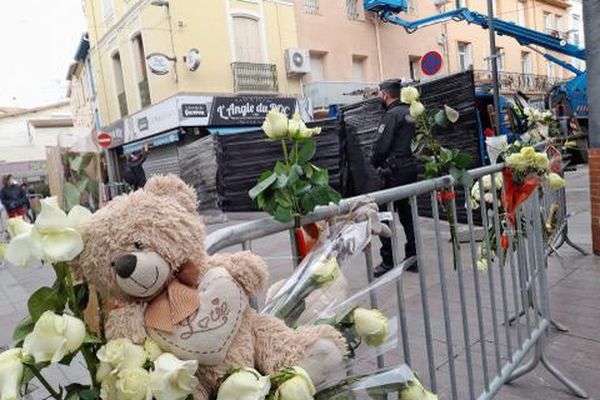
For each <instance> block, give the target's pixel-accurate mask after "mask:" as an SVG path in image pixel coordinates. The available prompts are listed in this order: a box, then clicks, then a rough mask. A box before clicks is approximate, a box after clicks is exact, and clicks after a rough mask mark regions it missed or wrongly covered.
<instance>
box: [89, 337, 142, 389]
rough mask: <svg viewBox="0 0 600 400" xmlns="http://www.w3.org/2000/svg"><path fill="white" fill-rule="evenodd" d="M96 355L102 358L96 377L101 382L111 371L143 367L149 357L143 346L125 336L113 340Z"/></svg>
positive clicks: (116, 371)
mask: <svg viewBox="0 0 600 400" xmlns="http://www.w3.org/2000/svg"><path fill="white" fill-rule="evenodd" d="M96 357H98V360H100V366H99V367H98V372H97V374H96V379H98V381H100V382H102V381H103V380H104V379H105V378H106V376H108V375H109V374H111V373H118V372H120V371H123V370H126V369H131V368H141V367H142V366H143V365H144V363H145V362H146V360H147V358H148V356H147V355H146V352H145V351H144V348H143V347H142V346H138V345H136V344H133V342H132V341H131V340H129V339H125V338H121V339H115V340H111V341H110V342H108V343H107V344H105V345H104V346H102V347H101V348H100V350H98V353H97V354H96Z"/></svg>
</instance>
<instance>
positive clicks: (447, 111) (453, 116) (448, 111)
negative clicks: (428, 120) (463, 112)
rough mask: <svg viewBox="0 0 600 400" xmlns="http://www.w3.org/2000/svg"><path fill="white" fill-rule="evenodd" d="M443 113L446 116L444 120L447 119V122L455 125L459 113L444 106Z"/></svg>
mask: <svg viewBox="0 0 600 400" xmlns="http://www.w3.org/2000/svg"><path fill="white" fill-rule="evenodd" d="M444 113H445V114H446V118H448V121H450V122H451V123H453V124H455V123H456V121H458V118H459V117H460V113H459V112H458V111H456V110H455V109H454V108H452V107H450V106H446V105H444Z"/></svg>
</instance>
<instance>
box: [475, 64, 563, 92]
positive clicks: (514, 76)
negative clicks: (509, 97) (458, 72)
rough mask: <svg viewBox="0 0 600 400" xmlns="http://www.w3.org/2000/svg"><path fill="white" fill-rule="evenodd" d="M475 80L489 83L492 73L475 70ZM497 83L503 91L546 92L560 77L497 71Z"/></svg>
mask: <svg viewBox="0 0 600 400" xmlns="http://www.w3.org/2000/svg"><path fill="white" fill-rule="evenodd" d="M474 72H475V82H477V83H482V82H486V83H491V82H492V73H491V72H490V71H487V70H475V71H474ZM498 75H499V76H498V83H499V84H500V90H501V91H504V92H516V91H517V90H520V91H522V92H524V93H540V94H541V93H546V92H547V91H548V90H550V88H552V86H554V85H555V84H557V83H559V82H560V81H561V80H562V79H559V78H550V77H548V76H546V75H534V74H521V73H517V72H503V71H502V72H499V74H498Z"/></svg>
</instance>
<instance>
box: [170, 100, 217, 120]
mask: <svg viewBox="0 0 600 400" xmlns="http://www.w3.org/2000/svg"><path fill="white" fill-rule="evenodd" d="M212 102H213V97H211V96H195V95H181V96H177V106H178V108H179V124H180V126H207V125H208V118H209V116H210V110H211V104H212Z"/></svg>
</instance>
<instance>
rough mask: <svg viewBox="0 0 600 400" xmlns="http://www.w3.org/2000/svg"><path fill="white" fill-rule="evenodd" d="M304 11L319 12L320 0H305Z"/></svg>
mask: <svg viewBox="0 0 600 400" xmlns="http://www.w3.org/2000/svg"><path fill="white" fill-rule="evenodd" d="M304 12H305V13H307V14H318V13H319V0H304Z"/></svg>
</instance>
